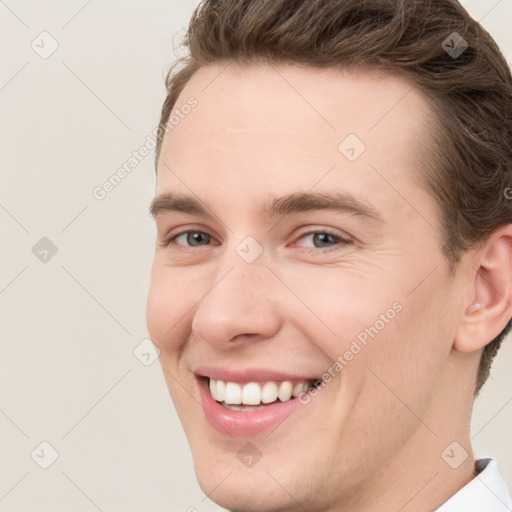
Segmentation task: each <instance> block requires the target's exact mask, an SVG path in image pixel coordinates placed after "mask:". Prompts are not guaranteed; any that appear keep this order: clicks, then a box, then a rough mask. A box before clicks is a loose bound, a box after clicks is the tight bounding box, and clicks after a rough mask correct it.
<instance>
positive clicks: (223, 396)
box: [210, 379, 309, 405]
mask: <svg viewBox="0 0 512 512" xmlns="http://www.w3.org/2000/svg"><path fill="white" fill-rule="evenodd" d="M308 388H309V384H308V381H306V380H304V381H301V382H298V383H296V384H292V383H291V382H290V381H289V380H285V381H284V382H281V383H276V382H272V381H271V382H265V384H263V385H262V386H261V385H260V384H258V383H257V382H249V383H247V384H238V383H237V382H224V381H223V380H215V379H210V392H211V394H212V397H213V399H214V400H216V401H217V402H224V403H226V404H244V405H259V404H260V403H263V404H270V403H272V402H275V401H276V400H277V399H278V398H279V400H281V402H287V401H288V400H290V399H291V397H292V396H293V397H297V396H299V394H300V393H303V392H306V391H307V390H308Z"/></svg>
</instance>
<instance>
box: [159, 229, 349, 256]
mask: <svg viewBox="0 0 512 512" xmlns="http://www.w3.org/2000/svg"><path fill="white" fill-rule="evenodd" d="M188 233H200V234H202V235H207V236H209V237H211V238H213V237H212V236H211V235H210V234H209V233H206V232H205V231H200V230H195V229H186V230H184V231H180V232H179V233H175V234H173V235H171V236H168V237H166V238H165V239H164V240H163V242H162V246H165V247H167V246H168V245H170V244H171V243H173V244H175V245H178V246H180V247H187V248H188V249H194V247H191V246H188V245H186V246H183V245H181V244H177V243H176V242H175V240H176V238H178V237H180V236H181V235H185V234H188ZM320 234H322V235H329V236H332V237H333V238H336V239H337V240H338V241H339V242H336V244H335V246H334V247H330V248H329V247H328V248H322V247H306V248H305V249H306V250H315V249H317V250H321V251H322V252H330V251H333V250H336V249H338V248H339V247H340V246H343V245H348V244H350V243H351V241H350V240H347V239H345V238H343V237H342V236H340V234H339V233H336V232H334V231H330V230H328V229H322V230H318V231H307V232H306V233H302V235H300V237H299V238H298V240H300V239H302V238H304V237H305V236H309V235H320ZM333 243H334V242H333ZM199 247H203V246H199Z"/></svg>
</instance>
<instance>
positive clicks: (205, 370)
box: [193, 366, 318, 384]
mask: <svg viewBox="0 0 512 512" xmlns="http://www.w3.org/2000/svg"><path fill="white" fill-rule="evenodd" d="M193 373H194V374H195V375H197V376H198V377H209V378H212V379H215V380H222V381H224V382H238V383H240V384H242V383H243V384H245V383H248V382H269V381H279V382H282V381H286V380H289V381H303V380H317V379H318V377H316V376H311V375H305V374H289V373H284V372H282V371H279V370H273V369H270V368H244V369H240V368H238V369H236V370H235V369H232V368H226V367H224V368H222V367H218V366H198V367H197V368H195V370H194V371H193Z"/></svg>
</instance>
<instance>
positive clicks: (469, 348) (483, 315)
mask: <svg viewBox="0 0 512 512" xmlns="http://www.w3.org/2000/svg"><path fill="white" fill-rule="evenodd" d="M472 262H473V263H472V264H473V270H474V271H476V272H473V274H472V275H473V276H474V277H473V281H472V283H471V292H472V293H471V295H472V298H471V300H470V301H469V302H468V303H467V304H466V305H465V307H466V310H465V312H464V314H463V319H462V322H461V324H460V325H459V328H458V329H457V334H456V336H455V343H454V349H456V350H458V351H460V352H474V351H477V350H480V349H482V348H484V347H485V346H486V345H487V344H488V343H490V342H491V341H492V340H493V339H494V338H496V336H498V334H500V332H501V331H502V330H503V329H504V328H505V326H506V325H507V323H508V321H509V320H510V318H511V317H512V224H507V225H506V226H504V227H502V228H500V229H498V230H496V231H495V232H494V233H493V234H492V235H491V236H490V237H489V239H488V240H487V242H486V243H485V244H484V245H483V246H482V247H480V248H479V249H478V250H477V251H476V253H475V257H474V258H473V259H472Z"/></svg>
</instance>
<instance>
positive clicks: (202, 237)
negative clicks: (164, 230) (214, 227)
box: [169, 231, 211, 247]
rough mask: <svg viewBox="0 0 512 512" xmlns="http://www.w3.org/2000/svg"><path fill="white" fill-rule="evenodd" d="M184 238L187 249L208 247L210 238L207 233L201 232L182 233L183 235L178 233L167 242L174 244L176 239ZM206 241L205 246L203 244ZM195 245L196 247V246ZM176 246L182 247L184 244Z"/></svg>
mask: <svg viewBox="0 0 512 512" xmlns="http://www.w3.org/2000/svg"><path fill="white" fill-rule="evenodd" d="M182 236H185V240H186V242H187V244H189V247H200V246H201V245H208V242H209V241H210V240H211V236H210V235H209V234H208V233H203V232H202V231H184V232H183V233H178V234H177V235H175V236H173V237H172V238H171V239H170V240H169V242H174V243H176V242H175V240H177V239H178V238H180V237H182ZM205 241H206V244H205V243H204V242H205ZM196 243H197V245H196ZM176 245H184V244H178V243H177V244H176Z"/></svg>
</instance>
